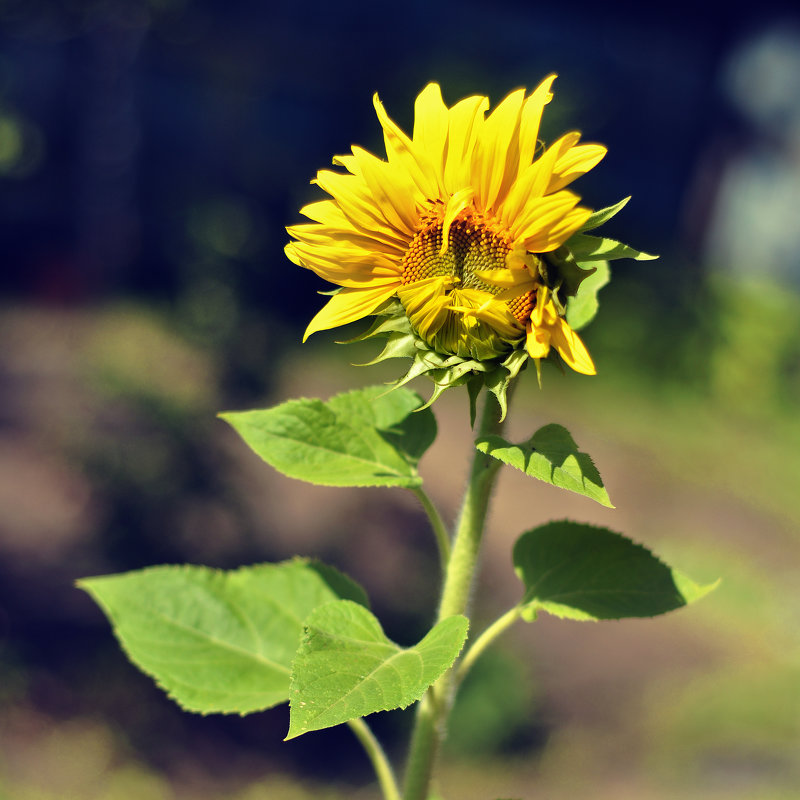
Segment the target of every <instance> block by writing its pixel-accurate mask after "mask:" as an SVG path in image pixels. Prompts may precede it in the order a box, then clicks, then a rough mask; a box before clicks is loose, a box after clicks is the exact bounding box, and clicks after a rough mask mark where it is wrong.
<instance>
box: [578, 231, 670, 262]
mask: <svg viewBox="0 0 800 800" xmlns="http://www.w3.org/2000/svg"><path fill="white" fill-rule="evenodd" d="M566 247H568V248H569V250H570V252H571V253H572V255H573V256H574V257H575V260H576V261H577V262H578V263H579V264H583V263H584V262H587V261H614V260H615V259H617V258H632V259H634V260H635V261H652V260H654V259H656V258H658V256H653V255H650V254H649V253H643V252H642V251H641V250H636V249H635V248H634V247H631V246H630V245H627V244H622V242H618V241H616V240H615V239H606V238H605V237H603V236H588V235H587V234H585V233H576V234H575V235H574V236H572V237H571V238H570V239H569V240H568V241H567V243H566Z"/></svg>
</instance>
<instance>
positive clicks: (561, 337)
mask: <svg viewBox="0 0 800 800" xmlns="http://www.w3.org/2000/svg"><path fill="white" fill-rule="evenodd" d="M550 332H551V333H550V343H551V344H552V345H553V347H555V348H556V350H558V352H559V354H560V355H561V358H563V359H564V361H566V362H567V365H568V366H570V367H571V368H572V369H574V370H575V372H580V373H582V374H584V375H596V374H597V370H596V369H595V366H594V361H592V357H591V356H590V355H589V351H588V350H587V349H586V345H585V344H584V343H583V342H582V341H581V338H580V336H578V334H577V333H575V331H574V330H572V328H570V326H569V325H568V324H567V321H566V320H565V319H563V318H562V317H556V318H555V320H554V322H553V326H552V328H551V329H550Z"/></svg>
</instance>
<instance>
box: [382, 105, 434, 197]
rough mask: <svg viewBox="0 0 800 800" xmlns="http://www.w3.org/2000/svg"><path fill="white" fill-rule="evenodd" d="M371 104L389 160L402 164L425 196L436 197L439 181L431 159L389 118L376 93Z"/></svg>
mask: <svg viewBox="0 0 800 800" xmlns="http://www.w3.org/2000/svg"><path fill="white" fill-rule="evenodd" d="M372 104H373V105H374V106H375V113H376V114H377V115H378V121H379V122H380V124H381V127H382V128H383V139H384V142H385V145H386V155H387V157H388V159H389V161H390V162H397V163H398V164H400V165H402V167H403V168H404V169H405V170H406V172H407V173H408V175H409V177H410V178H411V180H412V181H414V183H415V184H416V185H417V187H418V188H419V190H420V191H421V192H422V194H423V195H424V196H425V197H428V198H434V197H437V196H438V193H439V181H438V176H437V173H436V170H435V169H434V167H433V164H432V162H431V159H430V158H429V157H428V156H427V154H426V153H424V152H422V151H420V150H419V148H417V147H415V145H414V143H413V142H412V141H411V139H409V137H408V135H407V134H405V133H404V132H403V131H402V130H401V129H400V128H399V127H398V126H397V125H396V124H395V123H394V122H393V121H392V120H391V119H389V115H388V114H387V113H386V109H384V107H383V103H381V101H380V100H379V99H378V95H377V94H375V95H373V97H372Z"/></svg>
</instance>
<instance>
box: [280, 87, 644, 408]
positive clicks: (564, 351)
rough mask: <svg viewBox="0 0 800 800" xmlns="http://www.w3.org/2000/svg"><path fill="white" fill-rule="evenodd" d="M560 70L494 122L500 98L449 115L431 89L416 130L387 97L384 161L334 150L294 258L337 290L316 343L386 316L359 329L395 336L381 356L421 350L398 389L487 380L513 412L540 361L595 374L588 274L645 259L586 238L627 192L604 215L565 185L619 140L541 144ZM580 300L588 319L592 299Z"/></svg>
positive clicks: (520, 94)
mask: <svg viewBox="0 0 800 800" xmlns="http://www.w3.org/2000/svg"><path fill="white" fill-rule="evenodd" d="M554 79H555V76H554V75H551V76H550V77H548V78H546V79H545V80H544V81H543V82H542V83H541V84H540V85H539V86H538V87H537V88H536V89H535V90H534V91H533V92H532V93H531V94H527V93H526V91H525V90H523V89H519V90H517V91H515V92H512V93H511V94H510V95H508V97H506V98H505V99H504V100H503V101H502V102H501V103H500V104H499V105H498V106H497V108H495V109H494V111H493V112H492V113H491V114H490V115H488V116H486V112H487V110H488V107H489V101H488V98H486V97H468V98H466V99H464V100H462V101H460V102H459V103H456V104H455V105H454V106H452V107H451V108H448V107H447V106H446V105H445V104H444V102H443V101H442V96H441V92H440V89H439V86H438V85H437V84H429V85H428V86H427V87H425V89H424V90H423V91H422V92H421V93H420V95H419V97H417V100H416V104H415V120H414V130H413V134H412V136H410V137H409V136H408V135H407V134H405V133H404V132H403V131H402V130H401V129H400V128H398V127H397V125H395V123H394V122H392V120H391V119H390V118H389V117H388V116H387V114H386V112H385V110H384V108H383V105H382V104H381V102H380V100H378V97H377V95H376V96H375V98H374V104H375V110H376V112H377V115H378V120H379V122H380V124H381V127H382V128H383V134H384V141H385V145H386V160H382V159H379V158H377V157H376V156H374V155H372V154H370V153H368V152H367V151H365V150H363V149H362V148H360V147H357V146H353V148H352V152H351V154H349V155H344V156H337V157H336V158H334V165H336V166H339V167H342V168H343V169H344V171H343V172H340V171H335V170H321V171H320V172H318V173H317V177H316V179H315V181H314V182H315V183H317V184H318V185H319V186H320V188H321V189H323V190H324V191H325V192H326V193H327V194H328V195H329V196H330V197H329V199H325V200H321V201H319V202H316V203H311V204H310V205H308V206H305V207H304V208H303V209H301V213H302V214H304V215H305V216H306V217H308V218H309V219H310V220H311V223H307V224H302V225H294V226H292V227H290V228H288V232H289V234H290V235H291V236H292V237H293V241H292V242H291V243H290V244H289V245H287V247H286V253H287V255H288V257H289V258H290V259H291V260H292V261H293V262H294V263H295V264H298V265H300V266H302V267H306V268H307V269H311V270H313V271H314V272H316V273H317V274H318V275H319V276H320V277H322V278H324V279H325V280H327V281H330V282H331V283H333V284H336V285H337V286H338V287H340V288H339V289H338V291H336V292H335V293H334V294H333V296H332V297H331V298H330V299H329V300H328V302H327V304H326V305H325V306H324V307H323V308H322V309H321V310H320V311H319V313H318V314H317V315H316V316H315V317H314V318H313V319H312V320H311V323H310V324H309V326H308V328H307V330H306V334H305V335H306V337H308V336H309V335H310V334H312V333H314V332H315V331H319V330H324V329H327V328H333V327H337V326H340V325H345V324H347V323H349V322H353V321H355V320H359V319H361V318H363V317H375V321H374V324H373V325H372V327H371V328H370V329H369V330H368V331H367V332H366V333H365V334H363V335H362V336H361V337H358V338H360V339H361V338H368V337H384V338H386V339H387V340H388V341H387V343H386V347H385V348H384V351H383V353H381V355H380V356H379V357H378V359H376V360H382V359H384V358H393V357H398V356H408V357H410V358H412V359H413V363H412V366H411V368H410V369H409V371H408V372H407V373H406V375H405V377H404V378H402V379H401V381H400V383H404V382H406V381H407V380H410V379H411V378H413V377H416V376H417V375H427V376H428V377H431V378H432V379H433V380H434V381H435V383H436V387H437V388H436V390H435V391H434V395H433V398H432V400H433V399H435V398H436V397H437V396H438V394H440V393H441V391H443V390H444V388H448V387H449V386H453V385H458V384H462V383H466V384H467V385H468V386H469V387H470V389H471V392H470V393H471V396H473V397H474V395H475V394H476V393H477V391H479V390H480V388H481V387H482V386H484V385H485V386H487V387H488V388H489V389H490V390H491V391H493V392H495V394H496V395H497V396H498V398H499V399H500V400H501V405H502V406H503V407H504V406H505V392H506V389H507V387H508V384H509V382H510V380H512V379H513V378H514V377H516V375H517V374H518V373H519V371H520V370H521V369H522V368H523V367H524V366H525V364H526V362H527V361H528V360H529V359H531V358H532V359H534V362H535V363H536V366H537V370H538V368H539V364H540V361H541V360H542V359H551V360H555V361H561V362H563V363H566V364H567V365H568V366H569V367H571V368H572V369H573V370H575V371H576V372H581V373H584V374H587V375H593V374H594V373H595V367H594V363H593V362H592V358H591V356H590V355H589V353H588V351H587V349H586V347H585V346H584V344H583V342H582V341H581V339H580V337H579V336H578V334H577V333H576V332H575V328H576V327H579V326H578V325H577V324H576V323H575V322H573V324H570V306H571V304H574V303H576V302H577V298H578V296H579V294H581V293H583V295H591V296H590V297H589V298H588V299H589V303H588V305H589V306H591V303H592V301H594V294H596V291H597V288H599V285H602V282H603V281H597V280H595V281H594V282H587V283H586V286H587V287H588V288H585V289H582V288H581V287H582V284H583V280H584V278H586V277H588V276H589V275H591V274H592V273H594V272H595V271H596V270H597V269H598V265H599V266H600V270H601V272H602V271H603V270H605V273H606V274H607V264H605V263H604V262H605V260H606V259H608V258H616V257H622V256H623V255H624V256H628V257H634V258H637V257H641V258H645V257H647V256H646V254H642V253H638V251H635V250H633V249H632V248H626V249H627V251H628V252H625V253H622V254H620V253H618V252H617V251H615V250H614V247H613V246H614V245H616V246H618V247H620V248H624V247H625V246H624V245H619V243H617V242H611V240H608V239H599V238H598V237H593V236H586V235H585V234H584V233H583V231H584V230H589V229H591V228H593V227H596V226H597V225H599V224H601V223H602V222H604V221H605V220H606V219H608V218H610V217H611V216H613V214H614V213H616V211H618V210H619V209H620V208H621V207H622V205H624V203H625V202H626V201H623V202H622V203H619V204H617V206H614V207H612V208H609V209H603V210H602V211H599V212H595V213H594V214H593V213H592V211H591V209H589V208H585V207H584V206H582V205H580V198H579V197H578V195H576V194H575V193H574V192H572V191H570V190H569V189H567V188H566V187H567V186H569V185H570V184H571V183H572V182H573V181H574V180H575V179H576V178H578V177H579V176H580V175H583V174H584V173H585V172H587V171H588V170H590V169H591V168H592V167H594V166H595V165H596V164H597V163H598V162H599V161H600V160H601V159H602V158H603V156H604V155H605V153H606V148H605V147H603V146H602V145H599V144H580V143H579V142H580V134H578V133H574V132H573V133H567V134H565V135H564V136H562V137H561V138H560V139H558V140H557V141H556V142H554V143H553V144H551V145H550V146H549V147H545V146H544V145H543V144H542V143H541V142H540V141H539V123H540V120H541V117H542V111H543V109H544V106H545V105H546V104H547V103H549V102H550V100H551V98H552V93H551V91H550V89H551V85H552V83H553V80H554ZM586 240H591V241H588V242H587V241H586ZM598 242H599V243H600V245H601V246H600V247H599V248H598V246H597V243H598ZM609 243H611V244H609ZM592 248H594V250H593V251H592ZM595 305H596V302H595ZM578 306H580V308H581V309H582V311H581V314H580V317H581V319H580V320H579V321H580V322H581V323H584V324H585V323H586V322H587V321H588V318H590V316H591V315H590V314H588V315H587V313H586V306H587V302H586V297H582V298H581V299H580V303H578Z"/></svg>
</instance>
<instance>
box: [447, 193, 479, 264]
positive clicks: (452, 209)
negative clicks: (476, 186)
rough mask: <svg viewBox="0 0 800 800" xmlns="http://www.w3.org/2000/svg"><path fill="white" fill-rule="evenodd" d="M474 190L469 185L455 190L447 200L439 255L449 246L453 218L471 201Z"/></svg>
mask: <svg viewBox="0 0 800 800" xmlns="http://www.w3.org/2000/svg"><path fill="white" fill-rule="evenodd" d="M474 194H475V192H474V191H473V189H472V187H471V186H467V187H465V188H464V189H461V190H460V191H458V192H456V193H455V194H454V195H453V196H452V197H451V198H450V199H449V200H448V201H447V205H446V206H445V209H444V217H443V218H442V246H441V248H440V250H439V255H444V253H445V252H446V251H447V248H448V247H449V246H450V226H451V225H452V224H453V222H454V221H455V218H456V217H457V216H458V215H459V214H460V213H461V212H462V211H463V210H464V209H465V208H466V207H467V206H468V205H469V204H470V203H471V202H472V198H473V196H474Z"/></svg>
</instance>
